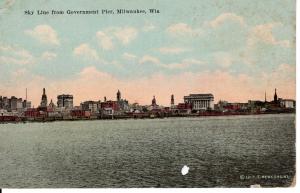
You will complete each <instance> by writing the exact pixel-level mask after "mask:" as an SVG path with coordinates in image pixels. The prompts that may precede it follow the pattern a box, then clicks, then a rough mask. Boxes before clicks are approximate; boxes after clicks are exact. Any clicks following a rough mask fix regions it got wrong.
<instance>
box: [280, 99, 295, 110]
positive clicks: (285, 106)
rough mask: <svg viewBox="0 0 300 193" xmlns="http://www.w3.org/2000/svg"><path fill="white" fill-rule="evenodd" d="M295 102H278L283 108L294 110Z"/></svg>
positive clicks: (288, 100)
mask: <svg viewBox="0 0 300 193" xmlns="http://www.w3.org/2000/svg"><path fill="white" fill-rule="evenodd" d="M295 103H296V102H295V100H292V99H282V100H281V101H280V106H281V107H284V108H295Z"/></svg>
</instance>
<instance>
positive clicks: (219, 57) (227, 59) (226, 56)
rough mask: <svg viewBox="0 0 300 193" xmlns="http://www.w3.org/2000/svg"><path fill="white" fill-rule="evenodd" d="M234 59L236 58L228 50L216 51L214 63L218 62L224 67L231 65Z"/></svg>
mask: <svg viewBox="0 0 300 193" xmlns="http://www.w3.org/2000/svg"><path fill="white" fill-rule="evenodd" d="M234 61H235V58H234V57H233V56H232V55H231V54H230V53H228V52H217V53H214V63H216V64H217V65H219V66H221V67H223V68H228V67H230V66H231V65H232V64H233V62H234Z"/></svg>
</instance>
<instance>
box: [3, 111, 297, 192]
mask: <svg viewBox="0 0 300 193" xmlns="http://www.w3.org/2000/svg"><path fill="white" fill-rule="evenodd" d="M294 120H295V115H291V114H285V115H260V116H234V117H205V118H168V119H154V120H149V119H148V120H99V121H76V122H52V123H26V124H1V125H0V187H2V188H3V187H6V188H12V187H14V188H16V187H56V188H59V187H220V186H222V187H224V186H225V187H249V185H251V184H261V185H263V186H289V185H290V184H291V181H292V176H293V175H294V173H295V166H294V165H295V145H294V144H295V124H294ZM183 165H187V166H189V167H190V171H189V173H188V174H187V175H185V176H182V175H181V168H182V167H183ZM258 175H260V176H264V179H262V178H261V177H259V176H258ZM277 175H284V176H283V177H276V176H277ZM266 177H269V178H270V179H266ZM259 178H260V179H259ZM278 178H281V179H278Z"/></svg>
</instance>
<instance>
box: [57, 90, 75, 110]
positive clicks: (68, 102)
mask: <svg viewBox="0 0 300 193" xmlns="http://www.w3.org/2000/svg"><path fill="white" fill-rule="evenodd" d="M57 107H58V108H62V107H64V108H66V109H71V108H73V95H69V94H62V95H58V96H57Z"/></svg>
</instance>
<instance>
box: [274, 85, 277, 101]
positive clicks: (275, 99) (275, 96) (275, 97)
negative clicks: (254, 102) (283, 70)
mask: <svg viewBox="0 0 300 193" xmlns="http://www.w3.org/2000/svg"><path fill="white" fill-rule="evenodd" d="M274 103H276V104H277V103H278V98H277V92H276V88H275V94H274Z"/></svg>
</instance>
